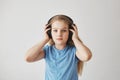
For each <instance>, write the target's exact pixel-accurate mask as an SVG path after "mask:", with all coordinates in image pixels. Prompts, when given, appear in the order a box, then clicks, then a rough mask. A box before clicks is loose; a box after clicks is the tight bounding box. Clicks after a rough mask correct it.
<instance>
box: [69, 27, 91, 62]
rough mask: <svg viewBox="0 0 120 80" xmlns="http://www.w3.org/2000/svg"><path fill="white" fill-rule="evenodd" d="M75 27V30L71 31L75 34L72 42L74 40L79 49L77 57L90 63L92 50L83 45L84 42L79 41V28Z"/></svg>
mask: <svg viewBox="0 0 120 80" xmlns="http://www.w3.org/2000/svg"><path fill="white" fill-rule="evenodd" d="M73 27H74V30H71V31H72V32H73V36H72V40H73V42H74V44H75V47H76V49H77V50H76V56H77V57H78V59H80V60H81V61H88V60H90V59H91V57H92V53H91V51H90V49H89V48H88V47H87V46H85V45H84V44H83V43H82V41H81V40H80V39H79V37H78V31H77V27H76V26H73Z"/></svg>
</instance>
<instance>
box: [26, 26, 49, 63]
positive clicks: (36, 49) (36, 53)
mask: <svg viewBox="0 0 120 80" xmlns="http://www.w3.org/2000/svg"><path fill="white" fill-rule="evenodd" d="M46 27H47V26H46ZM45 29H46V28H45ZM48 30H49V29H46V30H45V36H44V38H43V40H41V41H40V42H39V43H38V44H36V45H34V46H33V47H32V48H30V49H29V50H28V51H27V53H26V55H25V60H26V61H27V62H34V61H37V60H40V59H42V58H44V56H45V53H44V51H43V47H44V45H45V44H46V43H47V42H48V41H49V36H48V35H47V33H46V32H47V31H48Z"/></svg>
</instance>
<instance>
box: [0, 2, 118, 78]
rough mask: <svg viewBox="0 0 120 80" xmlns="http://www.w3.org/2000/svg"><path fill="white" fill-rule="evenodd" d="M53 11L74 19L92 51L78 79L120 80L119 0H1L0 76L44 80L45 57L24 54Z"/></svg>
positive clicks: (37, 40) (36, 39) (41, 33)
mask: <svg viewBox="0 0 120 80" xmlns="http://www.w3.org/2000/svg"><path fill="white" fill-rule="evenodd" d="M56 14H65V15H68V16H70V17H71V18H72V19H73V20H74V22H75V23H76V25H77V26H78V29H79V36H80V38H81V39H82V40H83V42H84V44H85V45H87V46H88V47H89V48H90V49H91V51H92V53H93V57H92V59H91V60H90V61H89V62H87V63H85V66H84V70H83V75H82V77H80V80H120V75H119V74H120V69H119V68H120V63H119V61H120V58H119V57H120V42H119V41H120V1H119V0H0V80H44V73H45V61H44V59H43V60H41V61H38V62H34V63H27V62H26V61H25V60H24V56H25V53H26V51H27V50H28V49H29V48H30V47H32V46H33V45H35V44H37V43H38V42H39V41H40V40H41V39H42V37H43V28H44V25H45V24H46V23H47V21H48V20H49V18H50V17H52V16H53V15H56Z"/></svg>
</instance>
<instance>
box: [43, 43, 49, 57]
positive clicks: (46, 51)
mask: <svg viewBox="0 0 120 80" xmlns="http://www.w3.org/2000/svg"><path fill="white" fill-rule="evenodd" d="M48 48H49V46H48V45H45V46H44V47H43V51H44V53H45V57H44V58H46V56H47V53H48Z"/></svg>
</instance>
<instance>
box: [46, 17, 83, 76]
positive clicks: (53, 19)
mask: <svg viewBox="0 0 120 80" xmlns="http://www.w3.org/2000/svg"><path fill="white" fill-rule="evenodd" d="M56 20H62V21H64V22H65V23H66V24H68V28H69V29H73V27H72V25H74V22H73V20H72V19H71V18H70V17H68V16H66V15H55V16H53V17H52V18H50V19H49V21H48V23H47V24H50V25H51V24H52V23H53V22H54V21H56ZM78 39H79V41H80V42H82V41H81V40H80V38H78ZM48 43H49V44H50V45H54V44H55V43H54V41H53V40H52V38H51V39H50V41H49V42H48ZM67 45H73V46H74V42H73V41H72V32H71V31H69V37H68V41H67ZM83 65H84V63H83V62H82V61H81V60H79V62H78V64H77V67H78V74H79V75H82V70H83Z"/></svg>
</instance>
